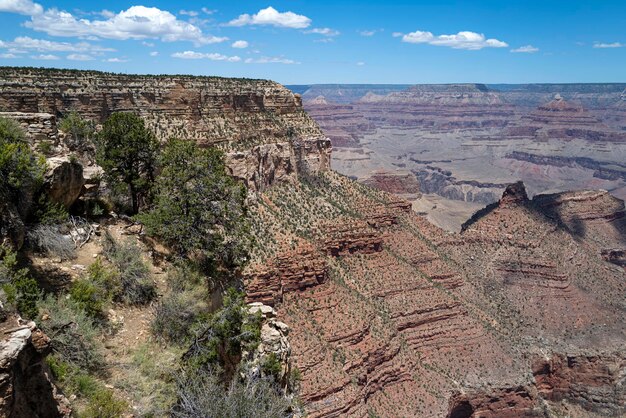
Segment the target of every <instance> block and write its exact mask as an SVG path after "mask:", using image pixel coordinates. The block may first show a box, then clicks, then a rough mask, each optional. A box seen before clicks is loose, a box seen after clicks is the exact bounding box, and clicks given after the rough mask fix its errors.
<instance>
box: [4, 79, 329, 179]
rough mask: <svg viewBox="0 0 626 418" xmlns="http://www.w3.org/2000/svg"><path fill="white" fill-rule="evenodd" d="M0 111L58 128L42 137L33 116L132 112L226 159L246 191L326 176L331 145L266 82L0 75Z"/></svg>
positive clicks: (98, 118)
mask: <svg viewBox="0 0 626 418" xmlns="http://www.w3.org/2000/svg"><path fill="white" fill-rule="evenodd" d="M0 111H7V112H21V113H20V115H21V116H20V118H21V119H20V120H23V121H28V120H29V116H28V114H30V115H31V116H33V117H35V116H37V118H35V119H37V120H38V121H40V122H38V123H37V124H36V125H37V126H35V125H33V129H35V130H40V131H41V133H42V134H44V135H47V136H50V135H54V131H55V129H56V127H51V128H50V129H49V130H48V128H47V126H48V125H47V124H49V123H51V122H50V120H52V119H50V118H48V119H46V118H44V117H42V116H41V115H39V116H38V114H41V113H46V114H50V115H52V116H56V117H60V116H63V115H65V114H67V113H68V112H70V111H76V112H78V113H79V114H80V115H81V116H83V117H86V118H89V119H92V120H94V121H95V122H96V123H102V122H103V121H104V120H105V119H106V118H107V117H108V116H109V115H110V114H111V113H113V112H136V113H138V114H140V115H141V116H142V118H143V119H144V120H145V121H146V124H147V126H148V127H149V128H150V129H151V130H153V131H154V132H155V133H156V135H157V137H158V138H159V139H161V140H166V139H167V138H170V137H178V138H181V139H188V140H194V141H196V142H198V143H199V144H200V145H202V146H208V145H216V146H219V147H221V148H222V149H224V150H225V151H226V152H227V153H230V154H231V155H229V157H228V163H229V166H230V169H231V171H232V172H233V175H235V176H236V177H237V178H239V179H241V180H243V181H244V182H246V184H247V186H248V187H249V188H250V189H251V190H252V191H261V190H263V189H264V188H265V187H267V186H269V185H270V184H272V183H273V182H275V181H284V180H293V179H294V178H295V177H296V176H297V175H298V173H301V172H302V173H303V174H307V173H316V172H319V171H324V170H328V169H329V168H330V141H329V140H328V139H326V137H325V136H324V135H323V134H322V132H321V130H320V129H319V127H318V125H317V124H316V123H315V122H314V121H313V120H312V119H311V118H310V117H309V116H308V115H307V114H306V113H305V112H304V109H303V108H302V100H301V98H300V96H298V95H295V94H293V93H292V92H291V91H289V90H288V89H287V88H285V87H283V86H281V85H280V84H278V83H275V82H272V81H267V80H249V79H229V78H220V77H195V76H142V75H122V74H111V73H101V72H95V71H69V70H56V69H32V68H9V67H1V68H0ZM31 119H32V118H31ZM39 126H41V128H40V127H39ZM34 134H38V133H37V132H33V135H34Z"/></svg>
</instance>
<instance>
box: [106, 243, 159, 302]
mask: <svg viewBox="0 0 626 418" xmlns="http://www.w3.org/2000/svg"><path fill="white" fill-rule="evenodd" d="M104 255H105V257H106V258H107V259H108V260H109V261H110V262H111V264H113V266H114V267H115V268H116V269H117V273H118V275H117V277H118V280H119V283H118V284H117V285H116V286H115V287H114V293H113V300H115V301H116V302H122V303H126V304H128V305H145V304H147V303H149V302H151V301H152V300H153V299H154V298H155V297H156V286H155V285H154V283H153V281H152V279H151V277H150V270H149V269H148V266H147V265H146V263H145V262H144V261H143V259H142V258H141V250H140V249H139V247H138V246H137V245H136V244H135V243H133V242H131V241H129V240H127V241H123V242H117V241H115V240H114V239H113V237H112V236H111V235H110V234H109V233H108V232H107V233H106V234H105V245H104Z"/></svg>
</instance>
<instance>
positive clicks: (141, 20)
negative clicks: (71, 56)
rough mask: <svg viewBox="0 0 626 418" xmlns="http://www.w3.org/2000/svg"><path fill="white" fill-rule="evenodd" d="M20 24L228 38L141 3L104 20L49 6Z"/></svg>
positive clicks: (170, 38)
mask: <svg viewBox="0 0 626 418" xmlns="http://www.w3.org/2000/svg"><path fill="white" fill-rule="evenodd" d="M0 1H2V0H0ZM24 25H25V26H26V27H28V28H31V29H34V30H36V31H40V32H45V33H47V34H48V35H52V36H71V37H74V36H76V37H83V38H84V37H90V36H93V37H98V38H106V39H119V40H125V39H160V40H162V41H165V42H174V41H190V42H193V43H194V44H197V45H205V44H212V43H218V42H224V41H226V40H227V39H228V38H224V37H216V36H211V35H207V34H204V33H203V32H202V30H201V29H200V28H199V27H197V26H195V25H193V24H191V23H189V22H185V21H182V20H178V19H177V18H176V16H174V15H173V14H171V13H170V12H168V11H165V10H161V9H158V8H156V7H145V6H132V7H130V8H128V9H127V10H123V11H121V12H119V13H117V14H114V15H113V16H111V17H110V18H107V19H106V20H89V19H77V18H76V17H75V16H74V15H72V14H71V13H69V12H66V11H60V10H58V9H55V8H52V9H47V10H46V11H45V12H43V13H38V14H32V15H31V20H30V21H29V22H26V23H25V24H24Z"/></svg>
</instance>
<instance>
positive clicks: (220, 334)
mask: <svg viewBox="0 0 626 418" xmlns="http://www.w3.org/2000/svg"><path fill="white" fill-rule="evenodd" d="M261 322H262V317H261V314H260V312H257V313H256V314H251V313H250V312H249V311H248V305H246V303H245V301H244V296H243V293H241V292H237V291H236V290H235V289H233V288H230V289H228V290H227V291H226V293H225V295H224V303H223V305H222V308H221V309H219V310H218V311H216V312H215V313H213V314H212V315H211V316H210V317H209V318H208V320H207V321H206V322H205V323H203V324H202V327H201V328H200V329H199V330H198V332H197V334H196V337H195V338H194V341H193V342H192V344H191V347H190V348H189V350H188V351H187V352H186V353H185V355H184V359H185V361H186V364H187V365H188V366H189V367H190V368H191V369H207V370H209V369H210V370H220V371H221V375H222V378H223V380H224V381H225V382H227V381H229V380H230V379H231V378H232V376H234V375H235V372H236V370H237V369H238V367H239V363H240V361H241V358H242V354H243V352H244V351H247V352H252V351H254V350H255V349H256V348H257V347H258V345H259V343H260V340H261Z"/></svg>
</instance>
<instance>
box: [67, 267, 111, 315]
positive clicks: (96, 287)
mask: <svg viewBox="0 0 626 418" xmlns="http://www.w3.org/2000/svg"><path fill="white" fill-rule="evenodd" d="M118 288H119V277H118V275H117V272H115V271H114V270H112V269H110V268H108V267H106V266H105V265H104V264H103V263H102V261H101V260H96V262H95V263H93V264H92V265H90V266H89V268H88V269H87V275H86V276H84V277H81V278H80V279H78V280H76V281H75V282H74V283H73V284H72V287H71V288H70V296H71V298H72V300H73V301H74V302H75V303H76V305H77V306H78V307H79V308H80V309H82V310H84V311H85V313H86V314H87V315H88V316H89V317H91V318H101V317H103V316H104V308H105V306H106V305H107V304H108V303H109V302H110V301H111V298H112V295H113V294H115V293H117V292H119V290H118Z"/></svg>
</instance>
